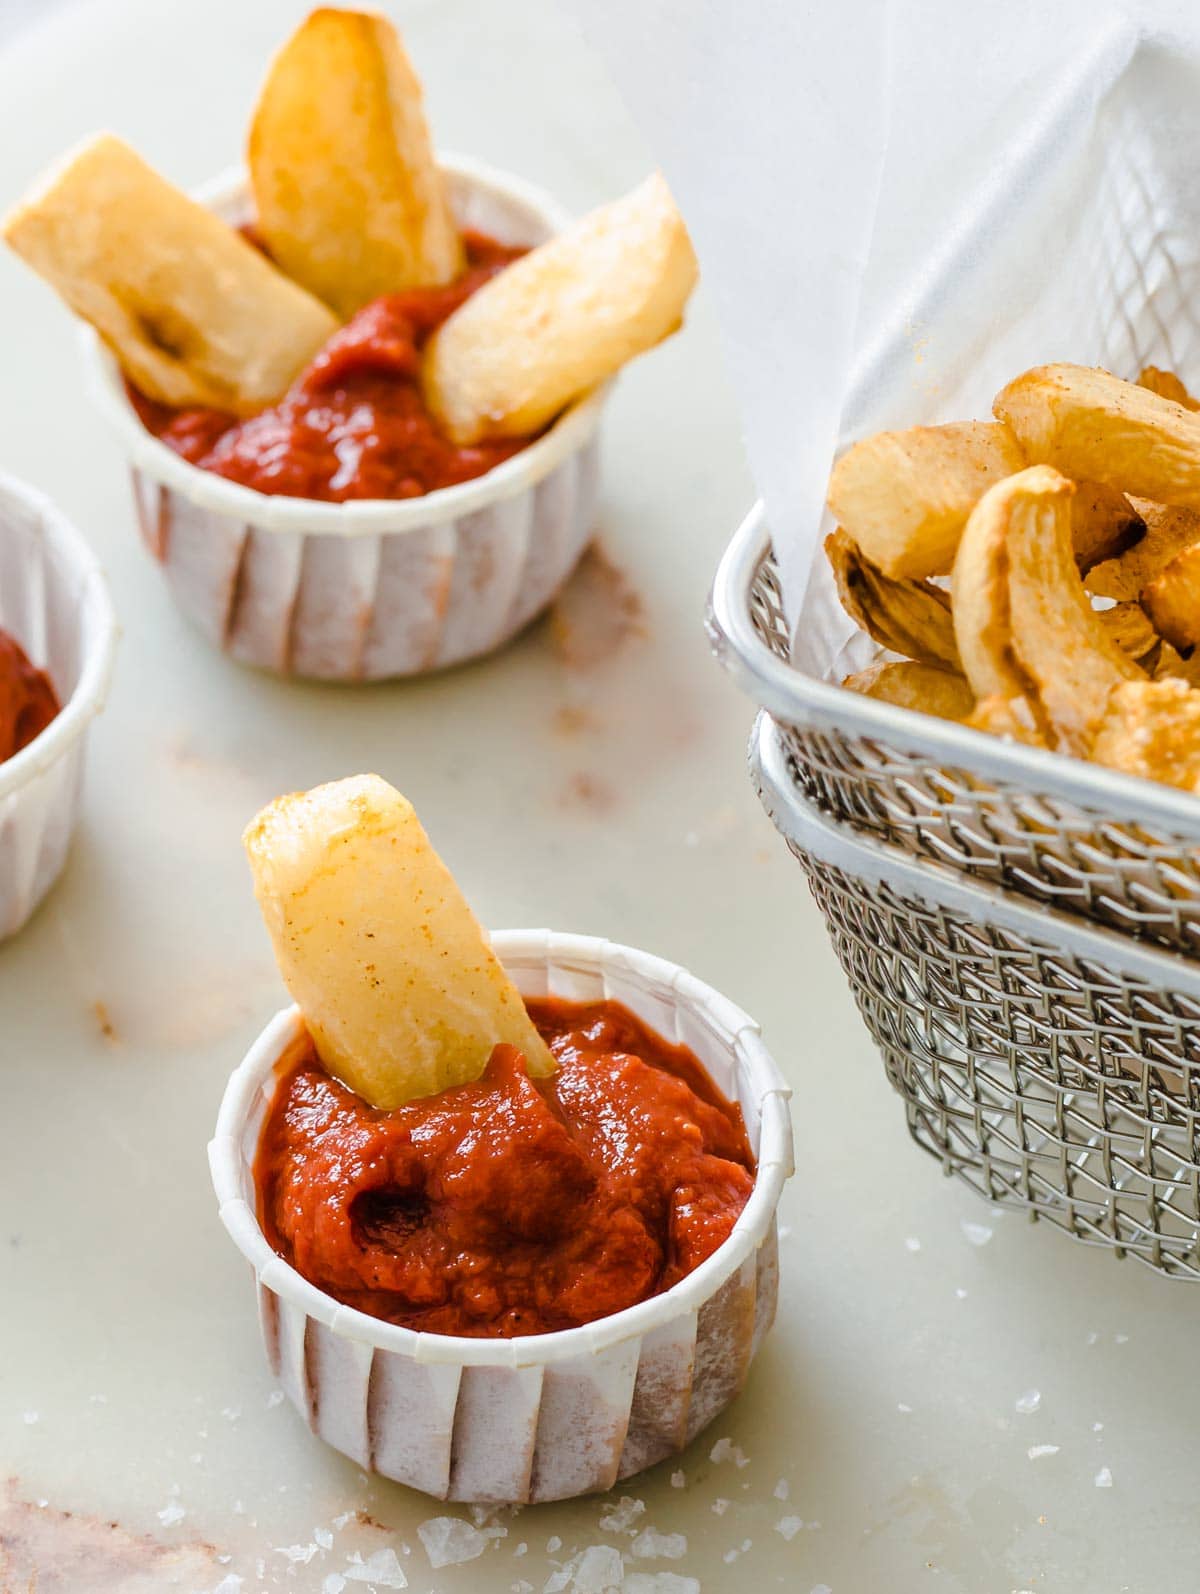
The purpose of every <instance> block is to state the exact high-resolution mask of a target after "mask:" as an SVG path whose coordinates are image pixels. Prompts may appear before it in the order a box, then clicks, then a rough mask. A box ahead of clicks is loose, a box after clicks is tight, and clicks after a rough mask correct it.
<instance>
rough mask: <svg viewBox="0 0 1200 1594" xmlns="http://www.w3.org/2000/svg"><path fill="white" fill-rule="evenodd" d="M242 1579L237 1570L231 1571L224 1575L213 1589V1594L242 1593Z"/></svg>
mask: <svg viewBox="0 0 1200 1594" xmlns="http://www.w3.org/2000/svg"><path fill="white" fill-rule="evenodd" d="M241 1587H242V1580H241V1578H240V1577H239V1576H238V1575H237V1573H236V1572H230V1573H229V1575H228V1576H227V1577H223V1578H222V1579H221V1581H220V1582H219V1583H218V1584H217V1586H216V1588H215V1589H213V1591H212V1594H241Z"/></svg>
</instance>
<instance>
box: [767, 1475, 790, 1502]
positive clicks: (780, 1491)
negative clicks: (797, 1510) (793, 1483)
mask: <svg viewBox="0 0 1200 1594" xmlns="http://www.w3.org/2000/svg"><path fill="white" fill-rule="evenodd" d="M771 1492H772V1493H773V1494H774V1496H775V1498H776V1499H777V1500H786V1499H787V1497H788V1495H789V1493H790V1492H791V1491H790V1489H789V1487H788V1481H787V1479H786V1478H780V1480H779V1482H778V1483H777V1484H776V1485H775V1487H774V1489H773V1490H772V1491H771Z"/></svg>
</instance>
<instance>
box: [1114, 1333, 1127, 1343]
mask: <svg viewBox="0 0 1200 1594" xmlns="http://www.w3.org/2000/svg"><path fill="white" fill-rule="evenodd" d="M1113 1339H1114V1340H1115V1341H1116V1342H1117V1344H1118V1345H1128V1344H1129V1335H1128V1334H1114V1335H1113Z"/></svg>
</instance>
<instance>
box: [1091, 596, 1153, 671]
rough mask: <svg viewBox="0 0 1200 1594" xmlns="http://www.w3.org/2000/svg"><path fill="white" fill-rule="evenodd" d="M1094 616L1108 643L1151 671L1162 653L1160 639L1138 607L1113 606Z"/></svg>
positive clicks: (1133, 605)
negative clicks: (1107, 637)
mask: <svg viewBox="0 0 1200 1594" xmlns="http://www.w3.org/2000/svg"><path fill="white" fill-rule="evenodd" d="M1095 614H1096V618H1097V619H1098V620H1099V622H1100V624H1101V625H1102V626H1103V627H1104V629H1105V631H1107V633H1108V636H1109V640H1110V641H1112V642H1115V643H1116V644H1117V646H1118V647H1119V648H1120V649H1121V651H1122V652H1123V653H1127V654H1128V655H1129V657H1130V658H1131V659H1134V660H1135V661H1136V662H1137V663H1138V664H1140V665H1141V666H1142V668H1143V669H1144V670H1150V671H1153V670H1154V668H1155V666H1156V665H1157V663H1158V655H1159V653H1160V652H1161V651H1162V645H1163V643H1162V637H1161V636H1160V635H1159V634H1158V632H1157V631H1156V630H1155V629H1154V627H1153V626H1152V625H1151V624H1150V621H1149V620H1148V619H1147V618H1146V615H1145V611H1144V610H1143V609H1142V606H1141V605H1140V604H1138V603H1116V604H1114V605H1113V606H1112V608H1111V609H1097V610H1096V611H1095Z"/></svg>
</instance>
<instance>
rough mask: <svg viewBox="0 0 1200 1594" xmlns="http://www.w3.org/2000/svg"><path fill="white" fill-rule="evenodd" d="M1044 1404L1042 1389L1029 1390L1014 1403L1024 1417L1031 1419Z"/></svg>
mask: <svg viewBox="0 0 1200 1594" xmlns="http://www.w3.org/2000/svg"><path fill="white" fill-rule="evenodd" d="M1041 1403H1042V1392H1041V1390H1040V1389H1027V1390H1026V1391H1025V1393H1024V1394H1023V1395H1018V1396H1017V1398H1016V1400H1015V1401H1014V1402H1013V1404H1014V1405H1015V1407H1016V1409H1017V1410H1018V1411H1019V1412H1020V1413H1021V1415H1022V1417H1031V1416H1032V1415H1033V1413H1034V1412H1035V1411H1036V1410H1037V1409H1038V1407H1039V1406H1040V1405H1041Z"/></svg>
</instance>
